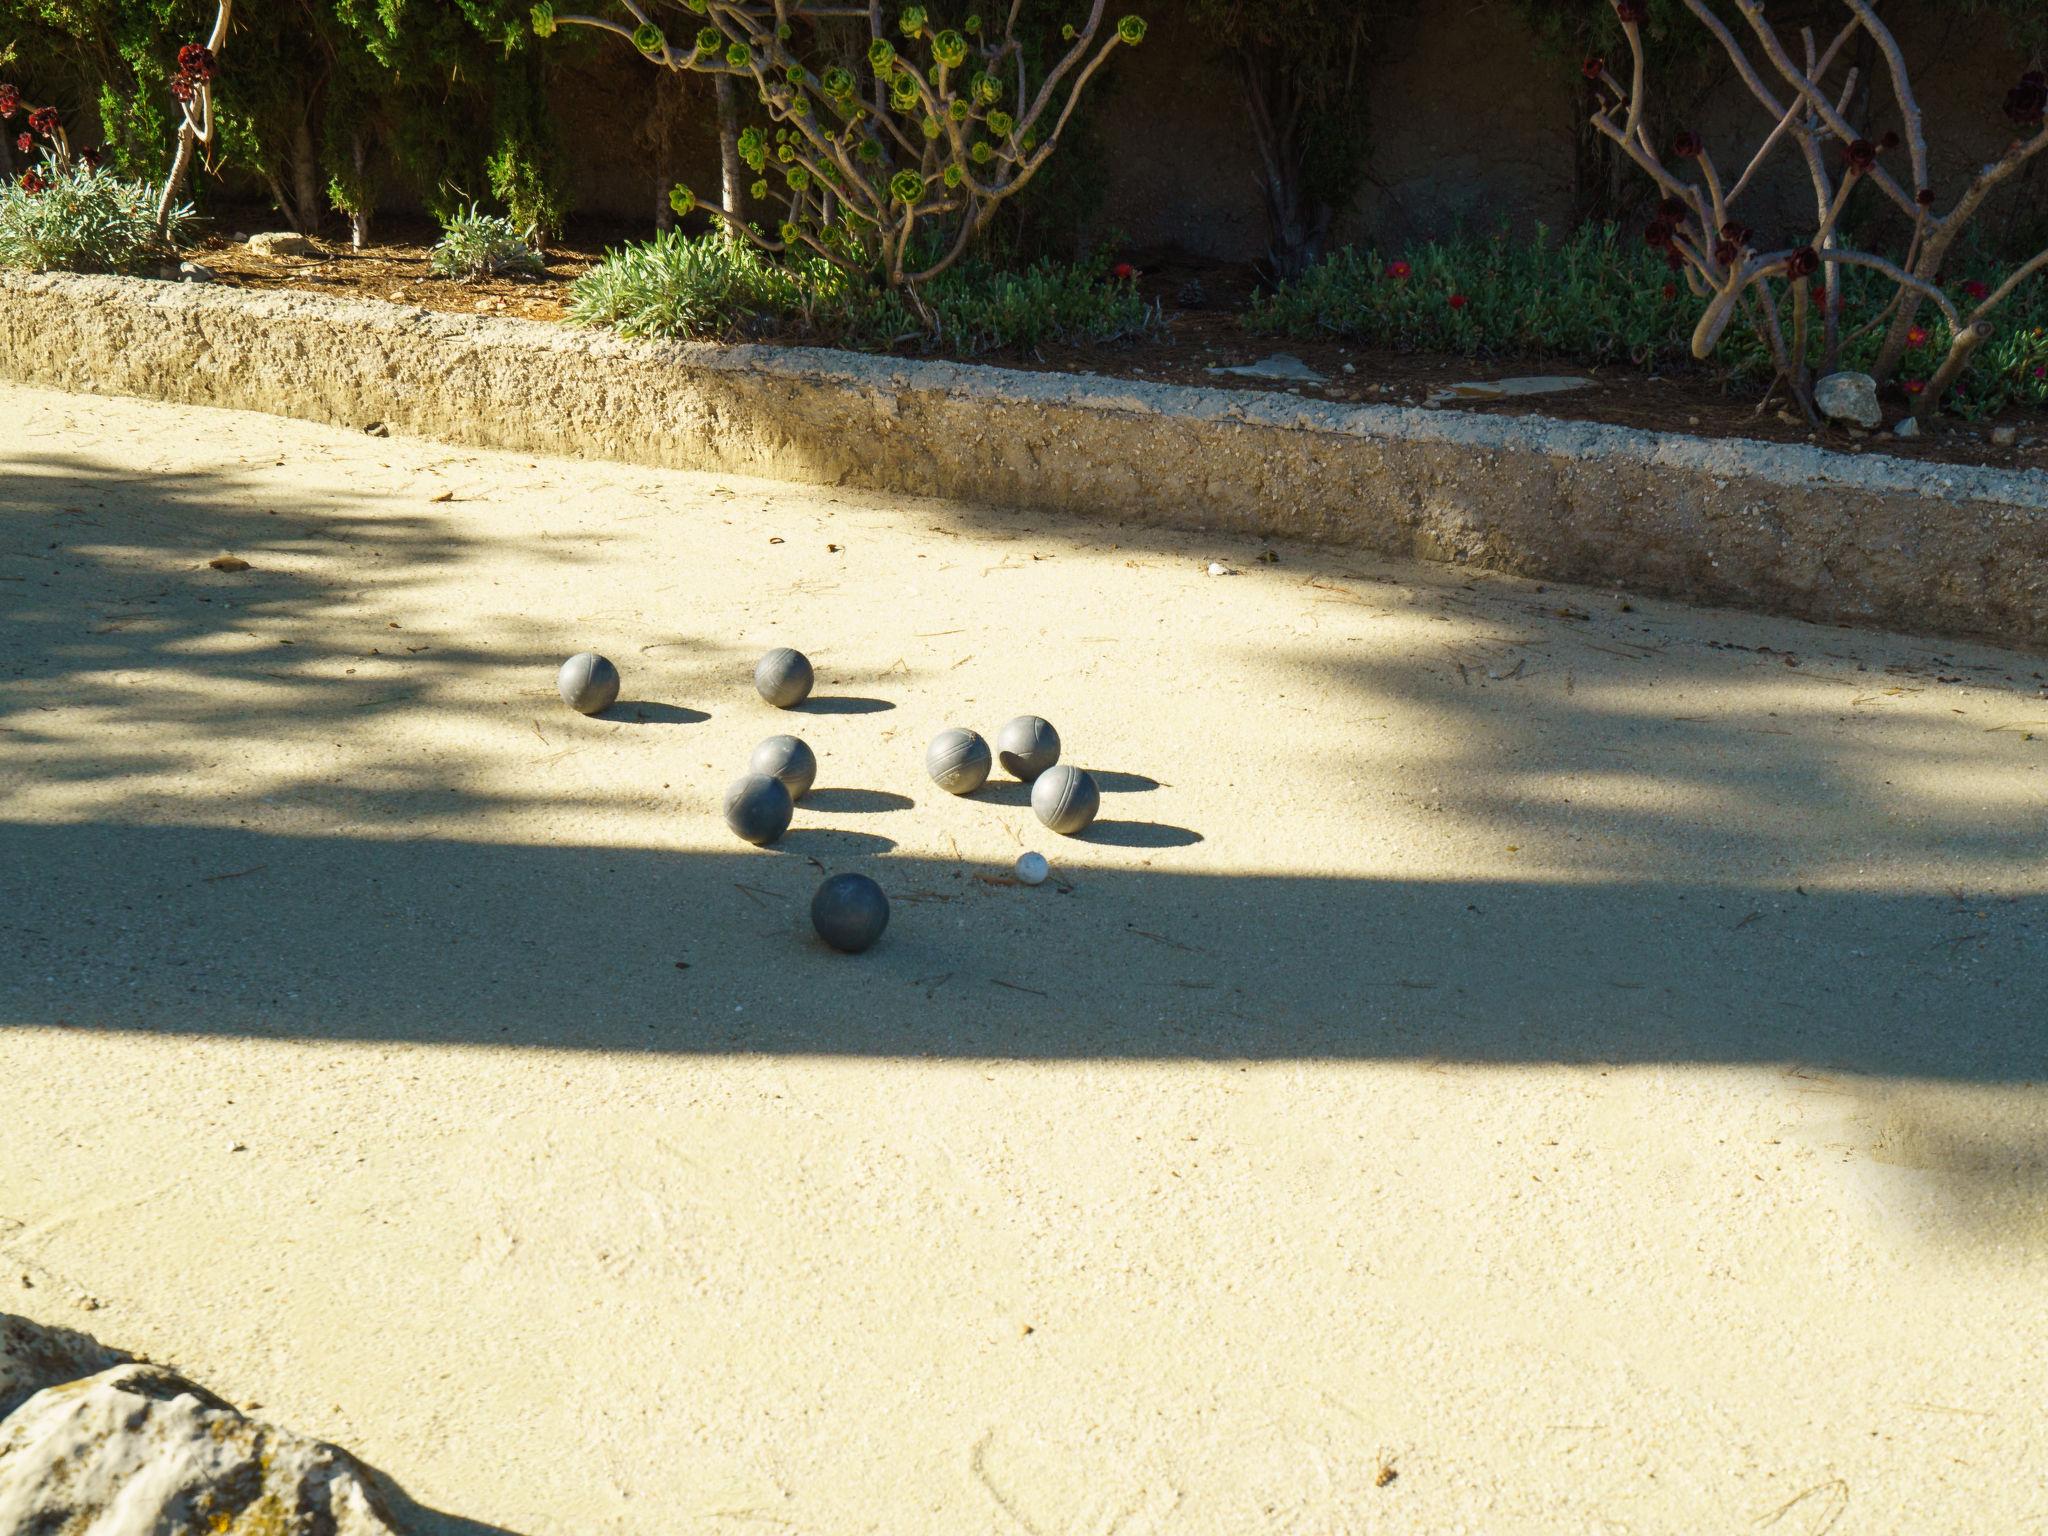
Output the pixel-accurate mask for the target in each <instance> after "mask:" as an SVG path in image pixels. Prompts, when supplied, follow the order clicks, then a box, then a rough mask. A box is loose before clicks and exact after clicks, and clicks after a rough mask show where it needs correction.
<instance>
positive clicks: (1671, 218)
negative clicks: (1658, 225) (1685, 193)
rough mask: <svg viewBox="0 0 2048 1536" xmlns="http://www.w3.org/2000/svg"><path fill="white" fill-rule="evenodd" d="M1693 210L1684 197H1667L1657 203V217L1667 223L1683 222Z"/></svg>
mask: <svg viewBox="0 0 2048 1536" xmlns="http://www.w3.org/2000/svg"><path fill="white" fill-rule="evenodd" d="M1691 212H1692V210H1691V209H1690V208H1688V207H1687V206H1686V205H1685V199H1684V198H1682V197H1667V198H1665V199H1664V201H1663V202H1661V203H1659V204H1658V205H1657V217H1658V218H1660V219H1662V220H1663V221H1664V222H1665V223H1666V224H1683V223H1684V222H1685V220H1686V215H1687V214H1689V213H1691Z"/></svg>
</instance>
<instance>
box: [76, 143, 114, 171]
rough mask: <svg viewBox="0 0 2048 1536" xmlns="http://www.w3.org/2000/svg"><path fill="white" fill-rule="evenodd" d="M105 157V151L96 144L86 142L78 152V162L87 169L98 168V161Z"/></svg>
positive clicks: (93, 169)
mask: <svg viewBox="0 0 2048 1536" xmlns="http://www.w3.org/2000/svg"><path fill="white" fill-rule="evenodd" d="M106 158H107V152H106V151H105V150H103V149H101V148H100V147H99V145H97V144H88V145H86V146H85V148H83V149H81V150H80V151H79V152H78V163H79V164H80V165H82V166H84V167H85V168H86V169H87V170H88V171H96V170H98V169H99V168H100V162H101V161H102V160H104V159H106Z"/></svg>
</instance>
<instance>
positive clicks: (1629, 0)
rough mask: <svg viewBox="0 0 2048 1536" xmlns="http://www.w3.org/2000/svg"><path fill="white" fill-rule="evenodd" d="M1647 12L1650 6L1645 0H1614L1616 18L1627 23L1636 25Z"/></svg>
mask: <svg viewBox="0 0 2048 1536" xmlns="http://www.w3.org/2000/svg"><path fill="white" fill-rule="evenodd" d="M1647 13H1648V7H1646V6H1645V5H1644V4H1643V0H1614V15H1615V19H1616V20H1618V21H1621V22H1623V23H1625V24H1626V25H1629V26H1634V25H1635V24H1636V23H1637V22H1639V21H1641V20H1642V19H1643V18H1644V16H1645V15H1646V14H1647Z"/></svg>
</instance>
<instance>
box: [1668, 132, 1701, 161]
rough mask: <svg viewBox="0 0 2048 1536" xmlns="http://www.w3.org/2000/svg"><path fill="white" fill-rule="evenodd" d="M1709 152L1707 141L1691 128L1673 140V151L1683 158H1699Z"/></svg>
mask: <svg viewBox="0 0 2048 1536" xmlns="http://www.w3.org/2000/svg"><path fill="white" fill-rule="evenodd" d="M1706 152H1707V142H1706V140H1704V139H1702V138H1701V137H1700V136H1699V135H1698V134H1696V133H1694V132H1693V131H1692V130H1691V129H1690V128H1688V129H1686V130H1685V131H1684V132H1683V133H1681V134H1680V135H1679V136H1678V137H1677V138H1675V139H1673V140H1672V141H1671V153H1673V154H1674V155H1676V156H1678V158H1679V159H1681V160H1697V159H1699V157H1700V156H1701V155H1703V154H1705V153H1706Z"/></svg>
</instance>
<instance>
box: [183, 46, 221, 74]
mask: <svg viewBox="0 0 2048 1536" xmlns="http://www.w3.org/2000/svg"><path fill="white" fill-rule="evenodd" d="M213 69H214V64H213V50H212V49H211V48H208V47H207V46H206V45H205V44H204V43H187V44H186V45H185V46H184V47H182V48H180V49H179V50H178V73H179V74H181V75H190V76H192V77H193V78H194V79H195V80H211V79H212V78H213Z"/></svg>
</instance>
